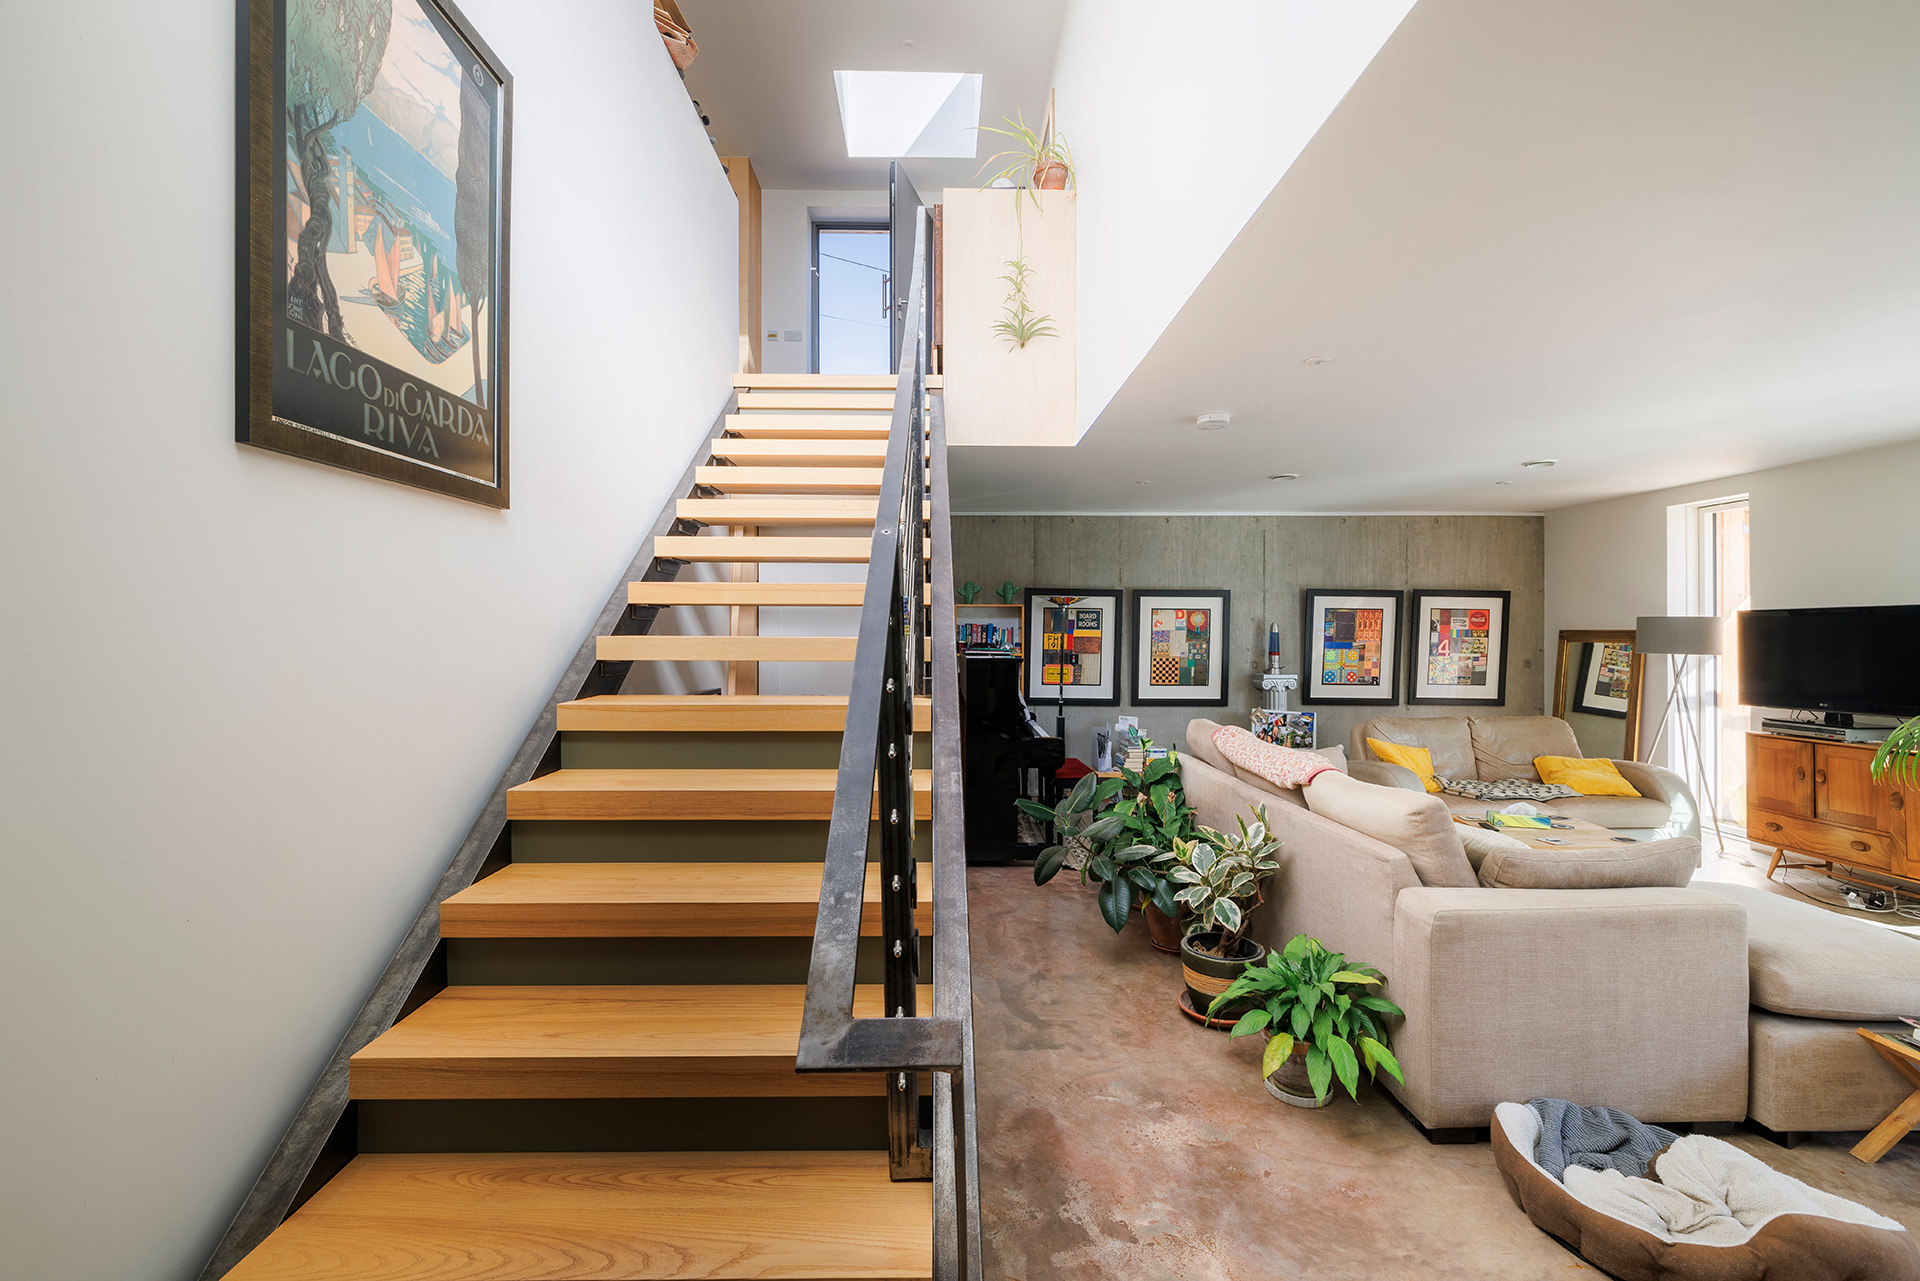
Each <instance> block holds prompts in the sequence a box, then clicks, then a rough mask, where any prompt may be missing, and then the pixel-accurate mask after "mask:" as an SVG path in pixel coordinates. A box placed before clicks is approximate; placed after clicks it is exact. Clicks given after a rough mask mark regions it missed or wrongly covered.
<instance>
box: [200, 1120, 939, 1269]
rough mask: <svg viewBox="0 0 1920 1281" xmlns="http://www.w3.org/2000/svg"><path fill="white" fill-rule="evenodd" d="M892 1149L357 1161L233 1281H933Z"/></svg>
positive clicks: (917, 1187)
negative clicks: (892, 1163)
mask: <svg viewBox="0 0 1920 1281" xmlns="http://www.w3.org/2000/svg"><path fill="white" fill-rule="evenodd" d="M932 1259H933V1187H932V1185H931V1184H928V1183H894V1182H891V1181H890V1180H889V1179H888V1178H887V1154H886V1153H884V1152H634V1153H618V1152H612V1153H595V1154H591V1155H583V1154H579V1153H564V1154H558V1155H546V1154H536V1155H525V1154H520V1153H503V1154H478V1155H466V1154H451V1155H442V1154H437V1153H435V1154H424V1155H416V1154H404V1155H366V1156H358V1157H355V1158H354V1159H353V1160H352V1161H351V1162H350V1163H349V1164H348V1165H347V1167H346V1168H345V1169H344V1170H342V1171H341V1172H340V1173H339V1174H337V1175H335V1176H334V1178H333V1179H332V1180H331V1181H330V1182H329V1183H327V1185H326V1186H325V1187H323V1188H321V1189H320V1191H319V1192H317V1193H315V1194H314V1197H313V1199H312V1200H310V1201H308V1202H307V1203H306V1204H305V1205H304V1206H302V1207H301V1208H300V1209H299V1210H297V1211H295V1212H294V1214H293V1215H292V1217H291V1218H289V1219H288V1220H287V1221H286V1222H285V1223H283V1224H281V1225H280V1227H279V1228H277V1229H276V1230H275V1231H274V1233H273V1235H272V1236H270V1237H269V1238H267V1241H266V1242H265V1244H263V1245H262V1246H260V1248H259V1249H257V1250H255V1251H254V1252H253V1253H252V1254H250V1255H248V1256H247V1257H246V1259H244V1260H243V1261H242V1262H241V1263H240V1264H239V1265H238V1266H237V1267H235V1268H234V1269H233V1270H232V1271H231V1272H229V1273H227V1281H296V1279H297V1281H536V1279H537V1281H611V1279H612V1278H632V1279H634V1281H653V1279H655V1278H660V1279H665V1278H673V1281H747V1279H749V1278H752V1279H753V1281H800V1279H802V1278H805V1279H806V1281H826V1279H828V1278H839V1279H841V1281H928V1279H929V1278H931V1276H932Z"/></svg>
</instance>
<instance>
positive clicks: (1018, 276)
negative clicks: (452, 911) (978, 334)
mask: <svg viewBox="0 0 1920 1281" xmlns="http://www.w3.org/2000/svg"><path fill="white" fill-rule="evenodd" d="M1032 275H1033V268H1031V267H1029V266H1028V265H1027V256H1026V254H1025V253H1022V254H1021V255H1020V256H1019V257H1018V258H1010V259H1008V260H1007V274H1006V275H1004V276H1002V277H1000V279H1002V280H1004V281H1006V282H1007V305H1006V313H1007V314H1006V319H1004V320H1001V321H1000V322H999V323H997V324H995V325H994V327H993V331H994V332H995V333H997V334H999V335H1000V336H1001V337H1002V338H1005V339H1006V340H1007V343H1008V344H1009V345H1008V348H1007V349H1008V350H1009V351H1012V350H1015V349H1018V348H1021V347H1025V346H1026V345H1027V344H1028V343H1030V342H1032V341H1033V340H1034V339H1035V338H1052V337H1055V336H1056V331H1055V329H1054V327H1053V317H1052V316H1041V315H1037V314H1035V313H1034V311H1033V309H1032V308H1030V307H1029V306H1027V280H1028V279H1029V278H1030V277H1031V276H1032Z"/></svg>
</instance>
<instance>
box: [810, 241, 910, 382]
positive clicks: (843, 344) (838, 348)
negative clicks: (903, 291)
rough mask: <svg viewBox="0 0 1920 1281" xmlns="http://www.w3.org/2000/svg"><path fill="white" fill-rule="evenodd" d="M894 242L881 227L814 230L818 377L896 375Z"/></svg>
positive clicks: (814, 336) (815, 323)
mask: <svg viewBox="0 0 1920 1281" xmlns="http://www.w3.org/2000/svg"><path fill="white" fill-rule="evenodd" d="M891 239H892V237H891V236H889V235H888V234H887V228H886V226H885V224H880V223H875V224H859V223H815V224H814V227H813V372H814V373H816V374H889V373H892V372H893V359H892V357H891V356H890V355H888V346H887V343H888V339H889V336H890V335H891V334H892V332H893V325H892V322H891V320H890V317H891V315H892V314H893V284H892V280H893V267H892V264H891V263H890V262H889V249H890V244H889V242H890V241H891Z"/></svg>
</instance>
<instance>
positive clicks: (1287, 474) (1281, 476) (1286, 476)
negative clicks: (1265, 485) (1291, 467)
mask: <svg viewBox="0 0 1920 1281" xmlns="http://www.w3.org/2000/svg"><path fill="white" fill-rule="evenodd" d="M1267 479H1268V480H1299V479H1300V473H1299V472H1297V471H1279V472H1275V473H1274V474H1273V475H1271V476H1269V477H1267Z"/></svg>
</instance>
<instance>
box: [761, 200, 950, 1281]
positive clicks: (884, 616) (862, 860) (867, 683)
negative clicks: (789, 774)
mask: <svg viewBox="0 0 1920 1281" xmlns="http://www.w3.org/2000/svg"><path fill="white" fill-rule="evenodd" d="M927 238H928V236H927V219H926V216H925V214H924V211H923V212H922V213H921V214H920V216H918V217H916V219H915V226H914V257H913V275H912V280H911V283H910V285H909V287H908V291H907V295H906V301H907V304H908V313H907V317H906V321H907V323H906V330H905V333H904V335H903V338H902V341H901V344H900V366H899V368H900V375H899V380H898V383H897V384H896V388H895V394H894V406H893V421H892V424H891V430H890V434H889V437H888V445H887V458H886V465H885V468H884V470H883V471H882V473H881V480H880V500H879V515H878V517H877V518H876V520H875V522H874V531H873V542H872V546H871V549H870V555H869V559H868V562H867V579H866V595H865V598H864V601H865V603H864V605H863V607H862V610H861V615H860V629H859V638H858V641H857V642H856V649H855V651H854V663H853V683H852V688H851V690H850V692H849V696H848V699H847V720H846V726H845V729H844V731H843V733H842V736H841V742H840V770H839V778H838V781H837V784H836V786H835V790H834V798H833V819H832V823H831V826H830V827H829V829H828V835H827V849H826V856H825V866H824V868H823V871H822V876H821V886H820V907H819V913H818V915H817V916H816V918H815V922H814V934H813V956H812V961H811V963H810V966H809V970H808V975H807V997H806V1007H805V1011H804V1013H803V1015H802V1019H801V1027H800V1044H799V1048H798V1052H797V1054H796V1063H797V1066H798V1068H799V1070H800V1071H802V1072H885V1073H887V1074H888V1084H889V1087H890V1088H889V1089H888V1091H887V1095H888V1100H889V1106H888V1111H887V1116H888V1147H889V1157H890V1163H889V1164H890V1169H891V1172H892V1174H893V1176H894V1177H895V1178H896V1179H899V1178H926V1177H929V1176H930V1177H931V1178H932V1179H933V1183H934V1189H933V1190H934V1242H935V1251H934V1276H935V1277H936V1278H939V1279H940V1281H974V1279H975V1278H978V1277H979V1276H980V1266H981V1255H980V1212H979V1198H978V1189H979V1186H980V1184H979V1159H978V1144H977V1141H976V1135H977V1127H976V1124H975V1121H974V1111H975V1109H974V1088H973V1018H972V1000H973V997H972V972H971V965H970V960H969V955H968V936H967V885H966V832H965V826H964V822H963V815H962V804H961V794H960V734H959V669H958V663H957V661H956V658H955V654H954V649H953V644H952V639H951V638H952V637H953V636H954V634H955V633H954V611H953V562H952V541H951V530H950V522H949V517H948V510H947V469H946V424H945V419H944V414H943V412H942V407H941V399H940V397H938V396H935V397H934V399H933V401H932V407H931V410H930V411H927V410H923V408H922V406H923V404H924V403H925V402H926V399H927V395H926V379H927V370H928V358H929V348H928V344H927ZM929 478H930V483H929ZM923 502H924V504H925V506H926V508H927V509H928V510H929V513H930V515H929V519H928V522H927V526H926V531H925V535H924V537H925V538H926V539H927V540H929V541H930V542H931V544H932V564H931V577H932V581H931V582H930V583H929V582H928V568H929V567H928V565H927V563H926V560H925V559H924V553H923V546H924V544H923V542H922V538H923V535H922V521H921V512H922V510H923ZM929 603H930V606H929ZM929 613H930V614H931V619H930V620H929V618H928V615H929ZM929 635H930V636H932V637H934V638H937V639H935V640H934V642H933V643H932V644H931V645H926V644H925V643H924V641H923V638H924V637H926V636H929ZM926 651H930V660H931V661H930V667H931V672H930V678H929V676H928V675H925V674H923V669H922V655H923V652H926ZM923 685H924V686H928V687H929V692H930V693H931V697H932V713H933V717H932V726H933V735H932V737H933V760H932V766H933V778H934V785H933V812H932V814H931V816H930V818H931V824H932V833H933V878H934V893H933V921H934V927H935V930H936V931H937V935H938V944H937V946H936V947H935V949H934V1010H933V1013H932V1015H931V1016H925V1015H922V1014H920V1012H919V1010H918V1008H917V1006H916V1003H915V990H916V989H915V983H916V981H917V976H918V969H919V951H920V940H919V935H918V932H917V931H916V930H915V928H914V926H913V920H914V916H913V909H914V905H915V900H916V897H917V892H916V886H915V879H916V877H917V874H918V869H917V866H916V864H915V862H914V859H913V848H912V841H913V829H914V817H915V816H914V813H913V732H912V730H913V717H912V714H913V696H914V694H915V693H916V692H917V691H918V690H920V689H921V688H922V687H923ZM876 793H877V795H878V799H879V813H878V820H879V821H878V824H877V826H878V829H879V833H880V837H879V840H878V842H877V844H878V855H879V864H880V879H881V895H882V905H881V945H882V948H883V960H884V966H885V980H886V981H885V983H884V985H883V986H884V990H885V995H886V1009H887V1016H886V1017H881V1018H856V1017H855V1016H854V1013H853V997H854V980H855V971H856V967H857V960H858V949H859V940H860V916H861V911H862V907H863V898H864V887H865V883H866V868H867V862H868V852H869V851H868V847H869V843H870V836H871V832H872V830H873V828H874V826H875V824H874V821H873V819H874V809H873V806H874V800H875V797H876ZM922 1072H930V1073H932V1081H933V1127H932V1131H931V1133H928V1132H926V1131H923V1130H922V1129H921V1125H920V1095H919V1085H918V1081H919V1074H920V1073H922Z"/></svg>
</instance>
